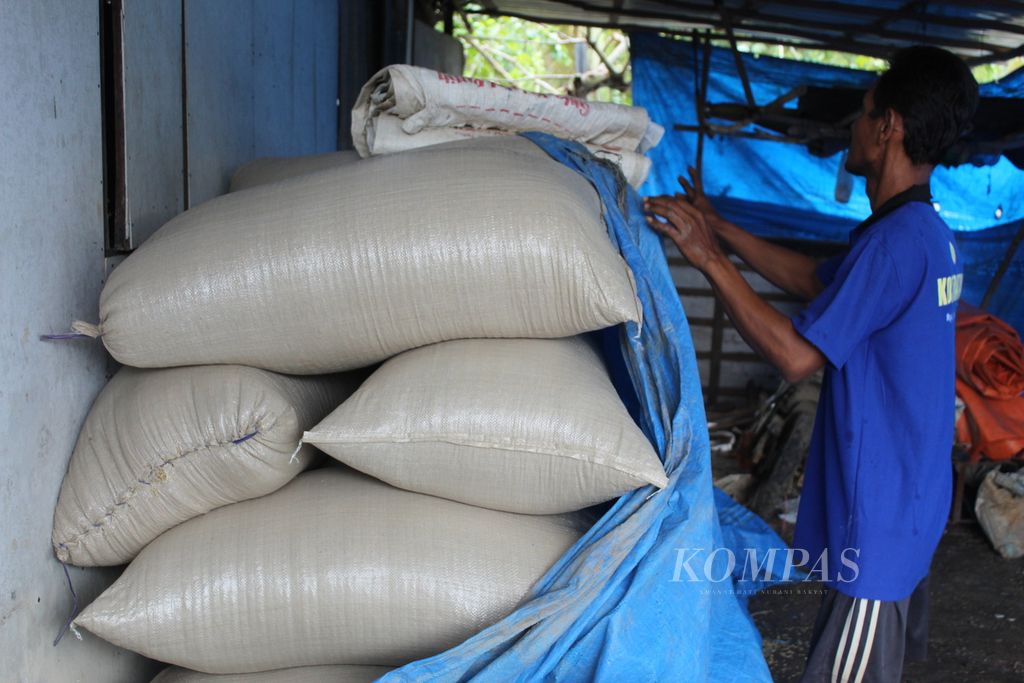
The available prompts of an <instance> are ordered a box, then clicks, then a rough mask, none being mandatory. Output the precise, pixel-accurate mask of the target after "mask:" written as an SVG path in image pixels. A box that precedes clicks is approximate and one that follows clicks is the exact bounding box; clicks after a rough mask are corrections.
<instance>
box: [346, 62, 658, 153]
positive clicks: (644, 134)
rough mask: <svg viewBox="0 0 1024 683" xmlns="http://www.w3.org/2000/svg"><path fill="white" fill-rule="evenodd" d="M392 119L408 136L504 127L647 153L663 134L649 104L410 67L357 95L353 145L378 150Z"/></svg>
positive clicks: (379, 78)
mask: <svg viewBox="0 0 1024 683" xmlns="http://www.w3.org/2000/svg"><path fill="white" fill-rule="evenodd" d="M385 116H393V117H396V118H398V119H401V121H402V130H403V132H405V133H406V134H409V135H413V134H416V133H419V132H420V131H421V130H423V129H424V128H430V127H433V128H441V127H453V126H472V127H475V128H501V129H505V130H517V131H541V132H544V133H550V134H551V135H556V136H558V137H560V138H565V139H566V140H576V141H578V142H586V143H591V144H596V145H605V146H614V147H617V148H619V149H623V150H627V151H635V150H637V149H639V150H640V151H641V152H645V151H647V150H648V149H650V148H651V147H653V146H655V145H656V144H658V141H659V140H660V139H661V136H662V135H663V134H664V130H663V129H662V128H661V126H658V125H657V124H653V123H652V122H651V119H650V117H649V116H648V115H647V110H646V109H644V108H643V107H627V106H623V105H619V104H610V103H607V102H588V101H587V100H581V99H578V98H575V97H568V96H565V95H542V94H538V93H532V92H526V91H524V90H518V89H516V88H510V87H507V86H503V85H498V84H497V83H492V82H490V81H484V80H480V79H479V78H466V77H464V76H454V75H451V74H445V73H440V72H437V71H432V70H430V69H424V68H422V67H417V66H408V65H405V64H394V65H392V66H388V67H385V68H383V69H381V70H380V71H378V72H377V73H376V74H374V75H373V76H372V77H371V78H370V80H368V81H367V82H366V84H365V85H363V88H362V90H361V91H360V92H359V96H358V97H357V98H356V103H355V106H354V107H353V108H352V144H353V145H354V146H355V148H356V150H358V152H359V154H360V156H363V157H367V156H370V155H371V154H372V153H373V151H374V147H375V145H376V137H377V134H378V127H379V126H380V125H381V119H383V117H385Z"/></svg>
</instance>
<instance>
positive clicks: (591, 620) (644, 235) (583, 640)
mask: <svg viewBox="0 0 1024 683" xmlns="http://www.w3.org/2000/svg"><path fill="white" fill-rule="evenodd" d="M526 137H529V138H530V139H532V140H533V141H534V142H536V143H537V144H538V145H540V146H541V147H542V148H544V149H545V150H546V151H547V152H548V153H549V154H551V156H552V157H554V158H555V159H557V160H559V161H561V162H562V163H564V164H566V165H567V166H569V167H570V168H574V169H576V170H578V171H579V172H581V173H583V174H584V175H585V176H586V177H587V178H588V179H589V180H590V182H591V183H592V184H593V185H594V187H595V188H596V189H597V191H598V193H599V194H600V195H601V198H602V200H603V202H604V205H605V221H606V223H607V224H608V230H609V234H610V236H611V238H612V241H613V242H614V243H615V244H616V245H617V246H618V248H619V250H620V251H621V253H622V255H623V257H624V258H625V259H626V262H627V263H628V264H629V266H630V268H631V269H632V271H633V274H634V276H635V278H636V282H637V292H638V296H639V298H640V300H641V302H642V304H643V313H644V315H643V320H644V322H643V325H642V327H638V326H637V325H636V324H634V323H627V324H626V325H625V326H624V327H623V326H620V328H619V332H620V347H619V350H620V351H621V354H619V355H620V356H621V357H619V358H616V357H614V356H613V357H611V358H609V361H610V365H611V367H612V371H613V376H615V375H617V374H620V373H617V372H616V368H618V369H621V368H622V366H623V365H624V366H625V368H626V370H627V371H628V376H629V378H630V379H631V383H632V387H621V391H622V392H623V393H626V394H628V393H635V397H636V401H635V402H633V401H629V402H628V403H633V404H634V405H633V408H634V409H635V414H636V416H637V417H638V418H639V423H640V426H641V428H642V429H643V431H644V433H645V434H646V435H647V437H648V438H649V439H650V440H651V442H652V443H653V444H654V446H655V449H656V450H657V451H658V453H659V454H661V456H662V459H663V461H664V463H665V470H666V472H668V474H669V486H668V487H667V488H666V489H664V490H662V491H660V492H657V493H655V492H654V491H653V488H652V487H647V488H644V489H640V490H638V491H634V492H633V493H630V494H628V495H626V496H623V497H622V498H620V499H619V500H618V501H617V502H616V503H615V505H614V506H612V508H611V509H609V510H608V512H607V513H606V514H605V515H604V517H602V518H601V520H600V521H598V523H597V524H595V525H594V527H592V528H591V529H590V531H589V532H588V533H587V534H586V535H585V536H584V537H583V538H582V539H581V540H580V541H579V542H578V543H577V544H576V545H575V546H573V548H571V549H570V550H569V551H568V552H567V553H566V554H565V555H564V556H562V558H561V559H560V560H559V561H558V562H557V563H556V564H555V565H554V566H553V567H552V568H551V570H550V571H549V572H548V573H547V574H546V575H545V577H544V578H543V579H541V580H540V581H539V582H538V583H537V584H536V585H535V586H534V587H533V589H532V591H531V594H530V595H529V596H528V598H527V599H526V600H524V602H523V603H522V604H521V606H520V607H519V608H518V609H517V610H516V611H515V612H514V613H512V614H511V615H509V616H508V617H506V618H505V619H504V620H502V621H501V622H499V623H497V624H495V625H494V626H492V627H490V628H488V629H485V630H484V631H482V632H480V633H478V634H477V635H475V636H473V637H472V638H470V639H469V640H467V641H466V642H464V643H462V644H461V645H459V646H457V647H455V648H453V649H451V650H449V651H447V652H444V653H442V654H439V655H437V656H434V657H431V658H429V659H425V660H422V661H420V662H414V663H412V664H409V665H407V666H405V667H403V668H402V669H399V670H397V671H395V672H392V673H390V674H388V675H387V676H385V677H384V678H382V679H381V680H382V681H384V682H386V683H396V682H398V681H426V680H441V681H456V680H459V681H461V680H470V679H472V680H474V681H501V682H503V683H504V682H505V681H535V680H557V681H691V680H692V681H730V682H734V681H769V680H771V677H770V675H769V672H768V667H767V666H766V664H765V662H764V658H763V656H762V654H761V643H760V637H759V635H758V633H757V630H756V629H755V627H754V624H753V622H752V621H751V619H750V617H749V615H747V613H746V611H745V609H744V605H743V604H742V600H741V598H740V597H738V596H737V595H736V592H735V591H734V589H733V583H732V581H731V580H730V581H724V582H712V581H710V580H704V578H705V577H703V576H702V572H698V574H697V578H698V580H695V581H690V580H685V579H684V580H673V579H675V578H677V576H676V575H677V574H678V573H679V572H677V569H678V567H677V563H678V560H679V552H680V551H685V550H686V549H702V550H703V551H704V552H708V553H710V552H713V551H714V550H715V549H718V548H726V547H729V546H727V545H726V544H725V540H724V537H723V534H722V529H721V528H720V527H719V521H718V520H719V516H718V515H719V514H723V513H724V514H726V515H727V516H728V515H730V514H731V513H739V514H737V515H736V517H735V518H734V519H733V520H732V522H730V525H731V524H732V523H733V522H737V521H740V520H742V522H743V525H744V526H745V529H746V531H745V533H743V534H728V536H729V538H730V539H731V540H732V541H733V542H742V544H743V546H744V548H746V547H753V548H755V549H757V550H758V551H760V552H765V551H768V550H770V549H775V550H776V551H784V545H783V544H782V541H781V540H780V539H779V538H778V537H777V536H775V534H774V533H772V532H771V531H770V530H769V529H768V528H767V526H765V525H764V524H763V523H761V522H759V521H758V520H756V519H752V518H751V517H752V516H750V517H747V516H745V515H743V514H742V512H743V511H742V510H735V504H734V503H732V502H731V501H730V500H729V499H728V498H727V497H725V496H720V497H719V498H718V500H717V503H718V505H720V506H722V509H721V510H716V499H715V497H714V494H713V488H712V485H711V476H710V475H711V472H710V469H711V468H710V455H709V453H710V452H709V443H708V433H707V422H706V420H705V415H704V406H703V402H702V395H701V390H700V379H699V375H698V372H697V362H696V355H695V353H694V348H693V341H692V339H691V338H690V333H689V327H688V325H687V322H686V316H685V314H684V313H683V309H682V306H681V304H680V302H679V297H678V295H677V294H676V290H675V286H674V285H673V283H672V278H671V275H670V274H669V271H668V265H667V263H666V261H665V254H664V251H663V250H662V246H661V240H660V239H659V238H658V236H657V235H656V234H655V233H654V232H652V231H651V230H650V228H649V227H648V226H647V224H646V222H645V221H644V218H643V211H642V204H641V200H640V197H639V195H637V194H636V193H635V192H633V191H632V190H631V189H629V188H628V187H627V186H626V185H625V183H624V182H623V181H622V179H621V176H618V175H617V173H616V172H615V171H614V170H613V169H612V168H611V167H610V166H608V165H606V164H603V163H601V162H599V161H597V160H595V159H594V158H593V157H591V156H590V155H588V154H587V153H586V151H585V150H584V148H583V147H582V146H580V145H577V144H575V143H570V142H565V141H562V140H559V139H556V138H553V137H550V136H547V135H543V134H532V133H531V134H527V136H526ZM652 494H653V495H652ZM716 512H717V513H718V514H716ZM748 514H749V513H748ZM731 549H733V548H731ZM733 550H734V552H741V551H740V550H739V549H733ZM716 571H717V570H716ZM712 575H714V577H715V578H718V577H717V575H715V573H714V572H712ZM680 578H681V577H680ZM748 587H749V586H748ZM741 588H742V586H741Z"/></svg>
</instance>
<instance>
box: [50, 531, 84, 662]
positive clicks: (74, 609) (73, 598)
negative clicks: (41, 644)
mask: <svg viewBox="0 0 1024 683" xmlns="http://www.w3.org/2000/svg"><path fill="white" fill-rule="evenodd" d="M61 546H62V547H63V544H61ZM57 561H58V562H60V566H61V567H64V577H65V578H66V579H67V580H68V590H70V591H71V614H69V615H68V620H67V621H65V622H64V626H63V627H61V629H60V633H58V634H57V638H56V640H54V641H53V646H54V647H57V643H59V642H60V639H61V638H63V637H64V634H65V633H67V632H68V629H70V628H71V622H73V621H74V620H75V614H77V613H78V594H77V593H75V587H74V586H73V585H71V574H70V573H69V572H68V566H67V565H66V564H64V562H62V561H61V560H57Z"/></svg>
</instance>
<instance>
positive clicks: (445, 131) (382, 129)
mask: <svg viewBox="0 0 1024 683" xmlns="http://www.w3.org/2000/svg"><path fill="white" fill-rule="evenodd" d="M374 130H375V134H374V136H373V137H372V138H371V139H370V140H369V155H370V156H379V155H381V154H394V153H396V152H405V151H407V150H410V149H419V148H420V147H429V146H431V145H441V144H444V143H446V142H455V141H456V140H470V139H473V138H488V137H508V136H510V135H515V134H516V131H515V130H508V129H503V128H473V127H472V126H460V127H457V128H423V129H422V130H419V131H418V132H416V133H413V134H409V133H406V132H405V131H404V130H403V129H402V119H400V118H398V117H397V116H393V115H391V114H382V115H381V116H380V117H378V118H377V123H376V126H375V128H374ZM583 144H584V146H586V148H587V149H589V150H590V151H591V153H593V154H594V156H596V157H597V158H599V159H604V160H605V161H610V162H612V163H613V164H615V165H616V166H618V167H619V169H620V170H621V171H622V175H623V176H624V177H625V179H626V182H628V183H629V184H630V185H632V186H633V187H637V188H638V187H640V186H641V185H643V184H644V181H645V180H647V175H648V174H649V173H650V171H651V160H650V159H648V158H647V157H645V156H644V155H643V154H640V153H639V152H631V151H628V150H625V149H622V148H617V147H603V146H601V145H592V144H588V143H583ZM253 163H255V162H253ZM232 186H234V181H233V180H232Z"/></svg>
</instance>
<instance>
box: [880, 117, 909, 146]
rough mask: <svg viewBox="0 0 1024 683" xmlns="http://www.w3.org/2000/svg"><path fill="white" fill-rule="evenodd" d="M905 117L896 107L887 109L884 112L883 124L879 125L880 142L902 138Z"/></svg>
mask: <svg viewBox="0 0 1024 683" xmlns="http://www.w3.org/2000/svg"><path fill="white" fill-rule="evenodd" d="M902 137H903V117H902V116H900V115H899V113H898V112H897V111H896V110H895V109H891V108H890V109H886V110H885V113H884V114H882V124H881V125H880V126H879V127H878V141H879V143H882V142H887V141H888V140H892V139H897V138H898V139H902Z"/></svg>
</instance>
